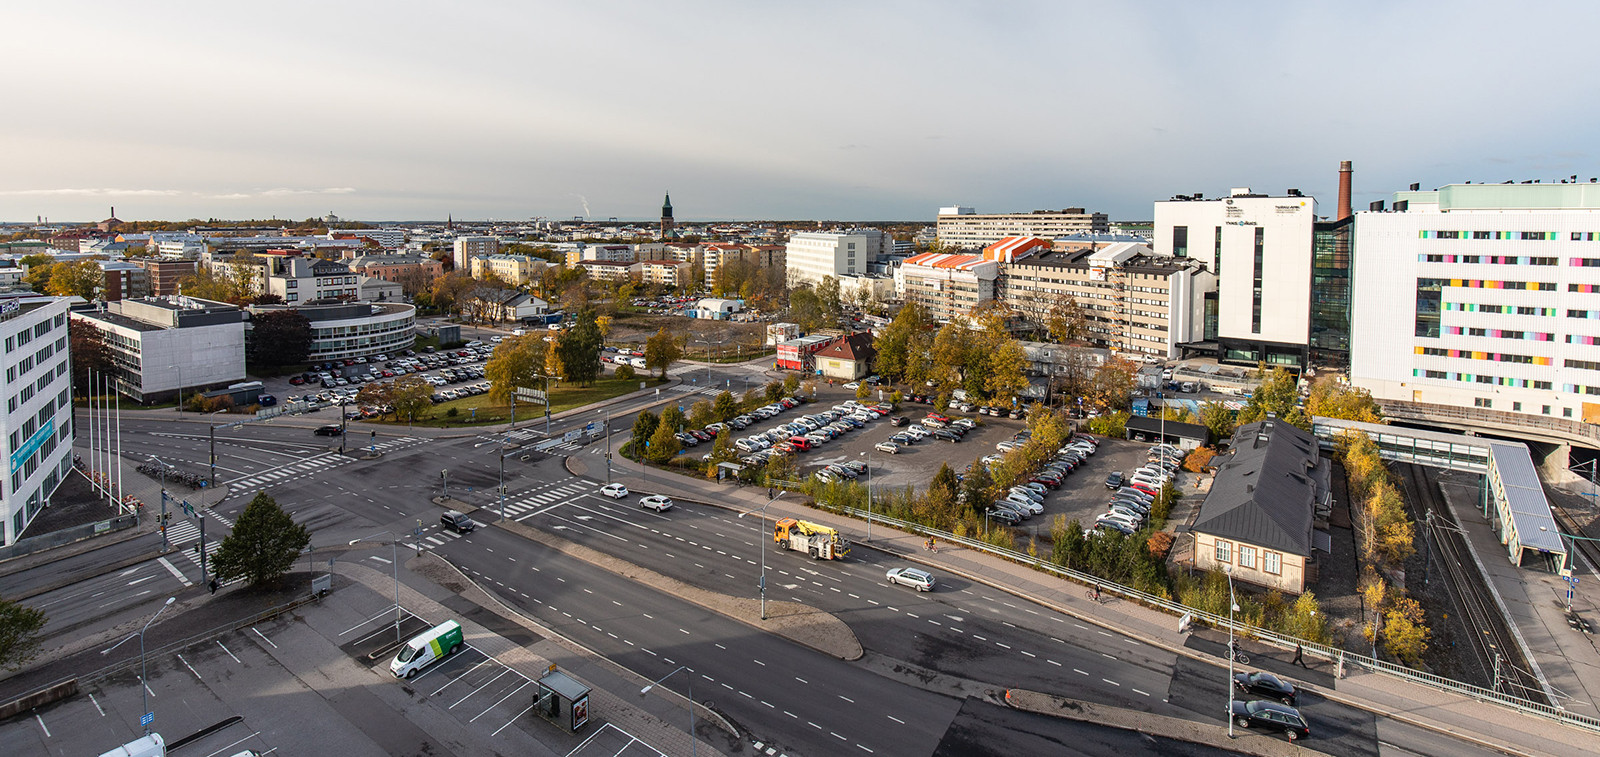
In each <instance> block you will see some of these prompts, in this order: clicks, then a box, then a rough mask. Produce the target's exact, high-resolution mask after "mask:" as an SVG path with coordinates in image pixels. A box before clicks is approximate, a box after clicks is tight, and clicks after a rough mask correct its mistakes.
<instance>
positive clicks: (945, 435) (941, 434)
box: [933, 428, 961, 444]
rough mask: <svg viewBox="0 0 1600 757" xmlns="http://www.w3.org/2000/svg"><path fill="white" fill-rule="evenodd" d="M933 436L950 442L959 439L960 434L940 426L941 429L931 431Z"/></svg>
mask: <svg viewBox="0 0 1600 757" xmlns="http://www.w3.org/2000/svg"><path fill="white" fill-rule="evenodd" d="M933 438H935V439H943V440H945V441H947V442H950V443H952V444H954V443H956V442H959V441H961V435H960V434H957V433H955V432H953V431H951V430H950V429H947V428H941V429H937V430H935V431H934V432H933Z"/></svg>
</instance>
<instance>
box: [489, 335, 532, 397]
mask: <svg viewBox="0 0 1600 757" xmlns="http://www.w3.org/2000/svg"><path fill="white" fill-rule="evenodd" d="M547 347H548V343H547V342H545V341H544V339H543V338H542V337H540V335H539V334H537V333H534V334H524V335H522V336H514V337H511V338H510V339H507V340H505V341H503V342H501V343H500V346H498V347H496V348H494V354H493V355H490V356H489V362H487V363H485V364H484V366H483V375H484V377H485V378H487V379H489V398H490V399H492V400H494V401H495V402H498V403H500V404H503V405H507V404H510V403H511V398H512V397H514V396H516V393H517V388H518V387H526V388H529V389H532V388H535V387H538V386H539V381H538V379H536V378H535V377H536V376H539V375H542V372H543V370H544V359H545V350H546V348H547Z"/></svg>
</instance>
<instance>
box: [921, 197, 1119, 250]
mask: <svg viewBox="0 0 1600 757" xmlns="http://www.w3.org/2000/svg"><path fill="white" fill-rule="evenodd" d="M1109 224H1110V221H1109V220H1108V219H1107V217H1106V214H1105V213H1090V212H1088V211H1086V210H1084V209H1083V208H1063V209H1062V210H1059V211H1057V210H1035V211H1032V212H1029V213H979V212H977V211H976V210H974V209H972V208H970V207H967V206H964V205H951V206H948V207H943V208H939V217H938V220H936V221H935V222H934V227H935V229H936V230H937V233H938V239H939V241H940V242H941V243H943V244H944V245H946V246H948V247H957V248H961V249H968V250H980V249H983V248H984V247H988V246H989V245H991V244H994V243H995V242H998V241H1000V240H1002V239H1005V238H1006V237H1044V238H1045V239H1054V238H1055V237H1064V236H1067V235H1069V234H1104V233H1105V232H1106V231H1107V230H1108V229H1109Z"/></svg>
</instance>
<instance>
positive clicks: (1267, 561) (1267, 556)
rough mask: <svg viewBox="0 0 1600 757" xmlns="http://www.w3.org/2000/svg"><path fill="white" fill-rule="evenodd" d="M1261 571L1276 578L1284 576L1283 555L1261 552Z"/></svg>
mask: <svg viewBox="0 0 1600 757" xmlns="http://www.w3.org/2000/svg"><path fill="white" fill-rule="evenodd" d="M1261 569H1262V570H1264V571H1266V572H1268V573H1271V574H1272V575H1274V576H1281V575H1283V555H1282V554H1280V553H1277V552H1269V551H1267V550H1262V551H1261Z"/></svg>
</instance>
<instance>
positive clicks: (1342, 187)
mask: <svg viewBox="0 0 1600 757" xmlns="http://www.w3.org/2000/svg"><path fill="white" fill-rule="evenodd" d="M1349 217H1350V161H1348V160H1341V161H1339V216H1338V217H1337V218H1335V219H1334V220H1336V221H1343V220H1344V219H1346V218H1349Z"/></svg>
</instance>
